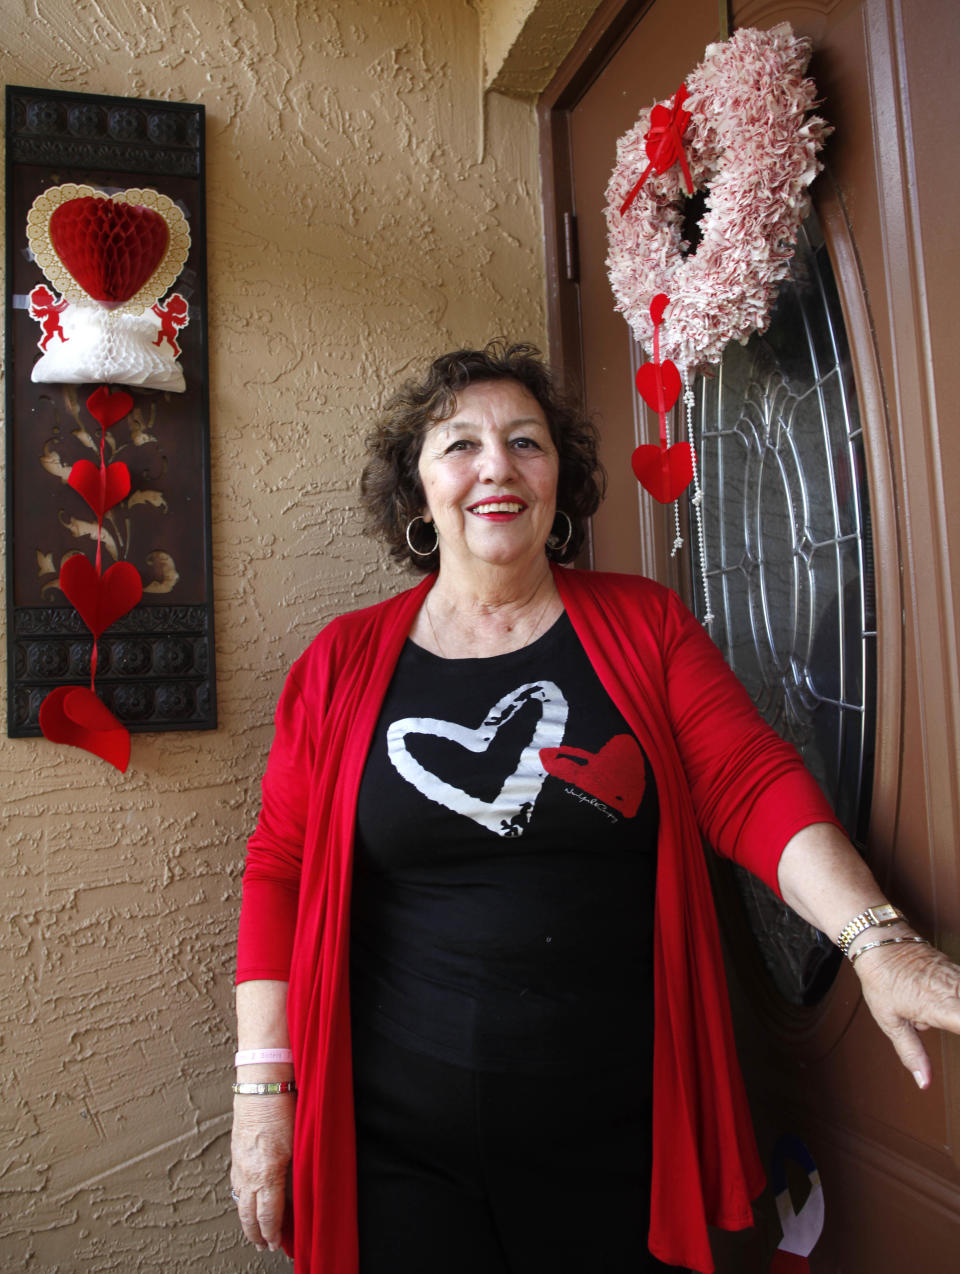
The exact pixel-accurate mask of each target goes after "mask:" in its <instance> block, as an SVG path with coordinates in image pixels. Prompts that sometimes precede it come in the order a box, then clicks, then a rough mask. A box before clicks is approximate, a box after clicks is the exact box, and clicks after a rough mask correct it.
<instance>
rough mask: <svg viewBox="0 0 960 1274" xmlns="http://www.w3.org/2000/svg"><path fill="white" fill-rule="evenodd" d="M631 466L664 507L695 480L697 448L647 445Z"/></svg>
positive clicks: (644, 445)
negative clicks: (694, 455)
mask: <svg viewBox="0 0 960 1274" xmlns="http://www.w3.org/2000/svg"><path fill="white" fill-rule="evenodd" d="M648 365H649V364H648ZM630 463H631V465H632V466H633V472H634V473H635V474H636V477H637V481H638V482H639V483H640V485H641V486H642V487H643V488H644V489H645V490H646V491H649V492H650V494H651V495H652V496H653V498H654V499H655V500H659V501H660V503H661V504H672V503H673V501H674V500H676V499H677V498H678V497H679V495H680V493H681V491H683V490H684V488H685V487H687V486H688V485H689V483H690V482H691V481H692V480H693V449H692V448H691V446H690V444H689V443H688V442H675V443H674V444H673V446H672V447H658V446H656V444H654V443H645V444H643V445H642V446H639V447H637V449H636V451H635V452H634V453H633V456H632V458H631V461H630Z"/></svg>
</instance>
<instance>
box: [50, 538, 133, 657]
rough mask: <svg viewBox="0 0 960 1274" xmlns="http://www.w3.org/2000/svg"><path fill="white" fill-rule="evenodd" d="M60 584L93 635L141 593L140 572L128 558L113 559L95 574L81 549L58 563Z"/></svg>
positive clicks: (119, 614)
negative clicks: (121, 560)
mask: <svg viewBox="0 0 960 1274" xmlns="http://www.w3.org/2000/svg"><path fill="white" fill-rule="evenodd" d="M60 587H61V588H62V589H63V592H64V595H65V596H66V598H67V601H68V602H70V604H71V605H72V606H75V607H76V609H77V610H78V611H79V612H80V618H81V619H82V620H83V622H84V623H85V624H86V626H87V627H88V628H89V629H90V631H91V632H92V633H93V635H94V637H99V636H100V634H101V633H102V632H104V630H105V629H107V628H109V627H110V625H111V624H115V623H116V622H117V620H118V619H120V617H121V616H122V615H126V613H127V611H131V610H133V608H134V606H136V604H137V603H138V602H139V601H140V598H141V597H142V596H143V581H142V580H141V579H140V572H139V571H138V570H137V568H136V567H135V566H133V565H132V564H131V563H130V562H114V564H113V566H111V567H110V568H109V569H108V570H106V571H104V573H103V574H102V575H98V574H97V572H96V569H95V567H94V566H93V563H92V562H90V561H89V560H88V559H87V558H85V557H84V556H83V554H82V553H77V554H75V556H73V557H68V558H67V560H66V561H65V562H64V564H63V565H62V566H61V567H60Z"/></svg>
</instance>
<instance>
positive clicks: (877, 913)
mask: <svg viewBox="0 0 960 1274" xmlns="http://www.w3.org/2000/svg"><path fill="white" fill-rule="evenodd" d="M898 920H906V916H905V915H904V914H903V912H902V911H901V910H900V909H899V907H894V906H893V904H892V903H889V902H884V903H878V904H877V905H876V906H875V907H868V908H867V909H866V911H861V912H860V914H859V915H858V916H854V917H853V919H852V920H848V921H847V923H846V924H845V925H844V926H843V928H842V929H841V930H840V935H839V937H838V938H837V946H838V947H839V948H840V950H841V951H842V952H843V954H844V955H846V954H847V951H848V950H849V948H850V943H851V942H852V941H853V940H854V938H856V937H857V936H858V935H859V934H861V933H864V932H865V931H866V930H867V929H882V928H884V926H885V925H895V924H896V923H897V921H898Z"/></svg>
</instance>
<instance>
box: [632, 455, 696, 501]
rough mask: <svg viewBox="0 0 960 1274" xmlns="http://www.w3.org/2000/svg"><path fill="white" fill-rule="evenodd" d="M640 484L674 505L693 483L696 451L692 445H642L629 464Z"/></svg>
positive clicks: (655, 496)
mask: <svg viewBox="0 0 960 1274" xmlns="http://www.w3.org/2000/svg"><path fill="white" fill-rule="evenodd" d="M630 463H631V465H632V466H633V472H634V473H635V474H636V476H637V481H638V482H639V483H640V485H641V486H642V487H643V488H644V489H645V490H647V491H649V492H650V494H651V495H652V496H653V498H654V499H655V500H659V501H660V503H661V504H672V502H673V501H674V500H676V499H677V497H678V496H679V495H680V493H681V491H683V489H684V488H685V487H686V486H688V485H689V483H690V482H692V480H693V448H692V447H691V446H690V444H689V442H675V443H674V444H673V446H672V447H658V446H657V445H656V444H655V443H652V442H650V443H643V444H641V446H639V447H637V449H636V451H634V453H633V456H632V458H631V461H630Z"/></svg>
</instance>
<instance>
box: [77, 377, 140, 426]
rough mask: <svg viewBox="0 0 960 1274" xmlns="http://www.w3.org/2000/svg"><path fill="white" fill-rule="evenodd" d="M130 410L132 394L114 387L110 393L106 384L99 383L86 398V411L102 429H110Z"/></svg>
mask: <svg viewBox="0 0 960 1274" xmlns="http://www.w3.org/2000/svg"><path fill="white" fill-rule="evenodd" d="M132 410H133V396H132V395H131V394H128V393H127V391H126V390H125V389H115V390H114V391H113V393H111V392H110V387H109V386H108V385H101V386H100V388H99V389H95V390H94V391H93V393H92V394H91V395H90V397H89V398H88V399H87V411H88V412H89V413H90V415H91V416H92V417H93V418H94V420H95V421H96V422H97V424H98V425H99V426H100V427H101V428H102V429H112V428H113V426H114V425H115V424H116V423H117V421H118V420H123V418H124V416H125V415H126V414H127V412H129V411H132Z"/></svg>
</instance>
